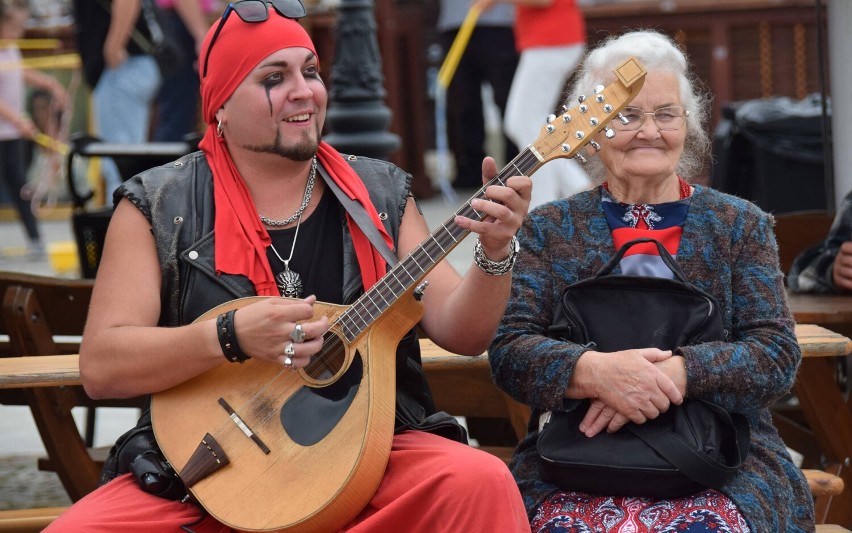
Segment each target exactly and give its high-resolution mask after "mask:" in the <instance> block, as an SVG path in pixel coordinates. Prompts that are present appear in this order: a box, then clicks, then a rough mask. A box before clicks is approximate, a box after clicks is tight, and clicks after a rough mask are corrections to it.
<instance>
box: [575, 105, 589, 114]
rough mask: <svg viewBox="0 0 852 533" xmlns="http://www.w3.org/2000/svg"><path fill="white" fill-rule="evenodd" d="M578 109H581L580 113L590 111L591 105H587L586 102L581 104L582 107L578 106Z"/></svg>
mask: <svg viewBox="0 0 852 533" xmlns="http://www.w3.org/2000/svg"><path fill="white" fill-rule="evenodd" d="M577 109H579V110H580V113H586V112H588V111H589V106H587V105H586V104H580V107H578V108H577Z"/></svg>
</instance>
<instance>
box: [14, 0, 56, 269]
mask: <svg viewBox="0 0 852 533" xmlns="http://www.w3.org/2000/svg"><path fill="white" fill-rule="evenodd" d="M29 16H30V11H29V5H28V3H27V1H26V0H2V1H0V39H2V40H3V42H2V44H0V184H2V186H3V187H4V188H5V190H6V192H7V194H8V195H9V197H10V198H11V199H12V201H13V202H14V204H15V208H16V209H17V211H18V215H19V216H20V218H21V222H22V224H23V226H24V229H25V231H26V233H27V238H28V239H29V244H28V246H27V253H28V255H30V256H33V257H42V256H44V254H45V248H44V243H43V242H42V240H41V234H40V232H39V227H38V223H37V221H36V217H35V215H34V214H33V212H32V208H31V207H30V202H29V200H28V199H26V198H24V197H23V196H22V194H21V191H22V189H23V188H24V187H25V185H26V183H27V165H26V160H27V159H26V149H27V141H29V140H32V139H33V138H34V137H35V136H36V134H37V133H39V129H38V127H36V125H35V124H34V123H33V121H32V119H30V117H28V116H27V115H26V113H25V100H26V98H25V95H26V86H31V87H35V88H37V89H41V90H43V91H46V92H47V93H48V94H49V95H51V97H52V98H51V107H52V108H53V109H54V110H62V109H65V108H66V107H67V104H68V102H67V100H68V95H67V93H66V91H65V87H63V86H62V84H61V83H59V82H58V81H57V80H56V79H55V78H53V77H51V76H48V75H47V74H44V73H43V72H40V71H38V70H34V69H31V68H26V67H25V66H24V65H23V63H22V59H23V58H22V56H21V50H20V48H19V47H18V42H17V41H18V40H19V39H22V38H23V37H24V31H25V29H26V22H27V20H28V19H29Z"/></svg>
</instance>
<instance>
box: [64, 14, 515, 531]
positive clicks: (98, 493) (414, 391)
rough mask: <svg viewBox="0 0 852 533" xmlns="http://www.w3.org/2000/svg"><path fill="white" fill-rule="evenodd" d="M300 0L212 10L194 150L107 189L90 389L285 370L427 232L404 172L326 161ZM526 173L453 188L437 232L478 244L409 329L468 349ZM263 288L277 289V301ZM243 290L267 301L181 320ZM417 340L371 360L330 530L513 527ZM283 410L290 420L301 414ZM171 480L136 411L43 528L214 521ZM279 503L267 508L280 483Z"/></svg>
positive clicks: (312, 54) (501, 494)
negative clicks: (333, 308) (465, 190)
mask: <svg viewBox="0 0 852 533" xmlns="http://www.w3.org/2000/svg"><path fill="white" fill-rule="evenodd" d="M300 8H301V6H300V5H297V3H294V2H293V1H290V2H287V1H282V0H276V1H274V2H269V3H267V2H263V1H259V0H244V1H243V2H238V3H235V4H230V5H229V6H228V8H227V9H226V11H225V13H224V14H223V16H222V18H221V19H220V20H219V21H217V22H216V23H215V24H214V26H213V28H211V30H210V31H209V32H208V34H207V37H206V39H205V41H204V44H203V47H202V50H201V53H200V55H199V58H200V60H199V74H200V76H201V97H202V112H203V114H204V119H205V121H206V122H207V125H208V128H207V131H206V134H205V136H204V139H203V141H202V142H201V145H200V148H201V150H200V151H199V152H196V153H193V154H189V155H187V156H185V157H183V158H181V159H179V160H177V161H175V162H173V163H170V164H168V165H164V166H162V167H158V168H155V169H151V170H149V171H146V172H144V173H142V174H140V175H138V176H136V177H134V178H132V179H131V180H128V181H127V182H126V183H125V184H124V185H123V186H122V187H121V188H120V189H119V190H118V191H116V194H115V197H114V201H115V213H114V216H113V219H112V222H111V224H110V228H109V231H108V233H107V238H106V244H105V247H104V253H103V258H102V261H101V264H100V266H99V271H98V277H97V280H96V282H95V288H94V292H93V295H92V301H91V307H90V311H89V316H88V320H87V324H86V330H85V332H84V334H83V341H82V344H81V347H80V371H81V377H82V381H83V384H84V387H85V389H86V392H87V393H88V394H89V396H91V397H92V398H131V397H137V396H147V395H152V394H155V393H158V392H161V391H165V390H167V389H170V388H172V387H175V386H178V385H180V384H182V383H184V382H186V381H187V380H190V379H192V378H195V377H196V376H199V375H201V374H203V373H206V372H208V371H212V370H215V369H219V368H225V369H240V366H239V363H243V362H244V361H246V360H247V359H254V360H257V361H263V363H264V364H267V365H277V366H278V367H279V368H281V369H282V370H293V369H304V368H305V367H306V366H308V364H309V363H310V362H311V357H312V356H313V355H315V354H317V353H318V352H320V350H321V349H322V348H323V342H324V337H323V336H324V334H326V333H327V331H328V330H329V328H330V327H331V326H332V325H333V324H332V322H333V319H332V320H329V318H326V317H325V316H320V317H319V318H316V316H315V308H316V306H317V305H318V303H317V302H327V303H332V304H346V305H349V304H353V302H355V301H356V300H358V298H359V296H361V295H363V294H364V293H365V291H367V290H368V289H370V287H372V286H373V285H374V284H376V287H381V286H382V284H384V283H389V282H387V281H386V280H385V278H390V277H393V280H398V274H399V273H400V272H399V271H398V269H397V273H396V274H394V273H393V272H392V273H390V274H388V276H385V274H386V273H387V272H388V271H389V270H390V269H391V268H393V267H394V264H395V263H396V261H397V258H398V259H399V260H401V261H402V263H399V265H398V266H403V265H405V264H406V261H410V260H411V258H410V256H409V254H411V252H412V251H415V250H416V249H418V247H419V246H420V244H421V243H424V242H425V241H426V239H427V238H428V237H429V231H428V228H427V226H426V222H425V221H424V219H423V216H422V215H421V214H420V212H419V210H418V208H417V205H416V203H415V201H414V199H413V198H412V197H411V195H410V192H409V189H410V184H411V176H410V175H408V174H406V173H404V172H402V171H401V170H399V169H398V168H396V167H394V166H393V165H391V164H389V163H386V162H383V161H377V160H372V159H369V158H362V157H356V156H351V155H349V156H341V154H339V153H338V152H337V151H335V150H334V149H333V148H332V147H331V146H329V145H327V144H326V143H324V142H323V141H322V140H321V138H320V132H321V131H322V127H323V122H324V119H325V113H326V106H327V98H328V93H327V90H326V87H325V85H324V84H323V81H322V79H321V78H320V75H319V59H318V58H317V54H316V51H315V49H314V45H313V43H312V42H311V40H310V38H309V36H308V35H307V33H306V32H305V30H304V29H303V28H302V27H301V26H300V25H299V23H298V22H297V21H296V20H293V19H292V18H289V17H298V16H301V15H303V14H304V8H301V13H298V11H299V9H300ZM292 10H295V11H296V13H295V14H294V13H293V11H292ZM264 11H265V13H264ZM482 170H483V177H484V179H486V178H490V177H492V176H494V175H495V174H496V167H495V163H494V160H493V159H491V158H486V159H485V161H484V162H483V166H482ZM531 186H532V184H531V181H530V179H529V178H528V177H524V176H515V177H512V178H509V179H508V180H505V184H504V185H491V186H489V187H488V188H487V189H486V192H485V194H484V197H479V198H476V199H474V200H472V201H471V206H470V207H472V210H469V211H467V212H468V213H470V215H471V216H472V217H473V218H468V217H466V216H461V215H459V216H456V218H455V220H454V223H455V225H456V226H457V227H454V228H447V231H448V232H454V233H451V234H452V235H463V234H464V232H465V231H468V230H469V231H472V232H474V233H477V234H478V235H477V238H478V239H479V243H478V245H477V247H476V248H477V252H476V254H475V255H476V258H475V261H474V263H475V266H472V267H471V268H470V269H468V272H467V273H466V274H465V275H464V277H461V276H460V275H459V274H458V273H456V271H455V270H454V269H453V268H452V267H451V266H450V265H449V263H448V262H447V261H445V260H438V259H436V261H438V262H437V264H436V265H434V268H433V269H432V270H431V271H429V272H428V274H427V275H426V276H425V279H426V280H427V281H428V282H429V283H428V288H427V289H426V290H425V292H424V293H423V295H422V299H421V301H422V305H423V313H424V314H423V316H422V319H421V320H420V321H419V325H420V327H421V328H422V329H423V331H424V332H426V334H427V335H428V336H429V337H430V338H431V339H432V340H433V341H434V342H435V343H437V344H438V345H440V346H442V347H444V348H446V349H448V350H450V351H453V352H456V353H461V354H469V355H475V354H480V353H482V351H483V350H484V349H485V348H486V347H487V345H488V343H489V342H490V341H491V339H492V337H493V335H494V332H495V330H496V327H497V324H498V322H499V319H500V316H501V314H502V313H503V310H504V307H505V304H506V301H507V297H508V294H509V287H510V282H511V274H510V273H511V267H512V264H513V259H514V257H515V255H516V254H517V253H518V250H517V248H516V247H515V246H514V244H515V240H514V235H515V232H516V231H517V230H518V228H519V227H520V225H521V222H522V220H523V218H524V217H525V216H526V213H527V208H528V204H529V198H530V190H531ZM422 250H433V252H432V253H434V251H437V252H440V251H441V249H440V248H436V247H435V246H434V244H433V245H432V247H431V248H429V247H428V246H426V245H425V244H424V247H423V248H422ZM425 255H429V254H428V253H427V254H425ZM430 257H431V256H430ZM439 259H440V256H439ZM419 264H420V263H418V265H419ZM428 266H430V267H431V265H428ZM408 268H411V267H410V266H409V267H408ZM383 276H384V277H383ZM393 280H392V281H393ZM282 294H283V295H287V296H289V298H278V297H276V296H279V295H282ZM384 294H387V293H384ZM255 295H259V296H270V297H269V298H258V299H256V300H253V301H251V302H250V303H249V304H248V305H245V306H242V307H239V308H238V309H233V308H232V309H230V310H229V311H227V312H222V313H221V314H218V315H217V316H215V318H211V319H209V320H196V319H197V318H199V317H200V316H201V315H203V314H204V313H205V312H207V311H208V310H210V309H211V308H213V307H215V306H217V305H219V304H222V303H226V302H229V301H231V300H234V299H236V298H240V297H244V296H255ZM403 296H404V295H403ZM359 301H360V300H359ZM353 307H354V306H353ZM409 308H410V307H409ZM404 309H406V308H405V306H399V307H390V308H389V309H387V310H386V312H387V313H389V314H393V313H406V311H405V310H404ZM390 318H393V317H390ZM400 318H403V320H400V322H401V323H403V324H406V322H405V320H404V317H400ZM365 320H366V321H369V317H367V318H366V319H365ZM411 322H413V320H412V321H410V322H408V323H411ZM407 327H409V326H404V328H407ZM404 333H405V332H404V331H401V332H400V333H399V334H400V335H403V334H404ZM418 346H419V345H418V341H417V336H416V333H415V331H414V330H413V329H412V330H411V331H409V332H408V333H407V334H405V335H404V337H403V338H402V340H401V341H400V342H399V346H398V347H397V350H396V353H395V354H390V357H387V358H386V359H387V360H388V361H394V362H395V377H396V384H397V385H396V397H395V405H396V413H395V420H396V423H395V428H394V430H393V436H392V443H390V452H389V458H388V461H387V467H386V469H385V471H384V476H383V477H382V479H381V480H380V481H379V482H378V487H377V489H376V490H375V492H374V493H373V494H372V497H371V498H369V501H368V503H367V504H366V505H365V506H364V507H363V509H362V510H361V511H360V512H359V513H357V516H354V517H353V518H352V519H351V520H350V521H349V522H348V523H347V524H343V525H341V526H340V528H339V530H341V531H352V532H356V531H357V532H361V531H380V532H384V531H407V532H410V531H424V532H426V531H428V532H430V533H431V532H436V531H446V532H450V531H499V532H501V533H502V532H509V531H528V530H529V526H528V522H527V517H526V513H525V511H524V507H523V502H522V500H521V497H520V494H519V492H518V489H517V487H516V485H515V483H514V480H513V478H512V476H511V474H510V473H509V471H508V469H507V468H506V466H505V465H504V464H503V463H502V462H501V461H500V460H499V459H497V458H496V457H494V456H492V455H490V454H487V453H485V452H481V451H479V450H476V449H474V448H471V447H469V446H467V445H466V444H463V443H464V442H465V441H466V437H465V433H464V431H463V429H462V428H460V427H459V426H458V425H457V423H456V422H455V421H454V419H453V418H452V417H450V416H449V415H446V414H444V413H436V412H435V406H434V404H433V402H432V400H431V396H430V393H429V389H428V385H427V384H426V382H425V378H424V377H423V374H422V369H421V367H420V364H419V352H418ZM369 355H370V357H371V359H372V358H373V357H374V356H375V355H376V354H373V353H371V354H369ZM235 363H237V365H236V366H229V365H234V364H235ZM252 364H253V365H254V364H259V363H255V362H252ZM391 364H393V363H391ZM288 375H293V374H288ZM306 388H307V387H306ZM222 394H226V393H225V392H223V393H222ZM309 403H310V402H307V403H306V405H305V406H306V407H310V406H309V405H308V404H309ZM155 405H156V400H155ZM301 409H302V408H301V407H296V408H295V409H294V410H295V412H294V413H291V414H292V415H293V416H295V417H297V418H298V417H299V416H304V417H310V416H312V413H311V412H309V411H305V412H300V410H301ZM155 413H156V412H155ZM185 416H186V417H187V418H191V417H193V416H194V413H193V412H187V413H186V414H185ZM281 416H282V419H283V418H284V415H283V414H282V415H281ZM154 420H155V424H154V425H155V426H156V420H157V419H156V414H155V417H154ZM309 422H316V420H313V421H309ZM158 433H159V430H158ZM388 433H390V431H388ZM390 438H391V437H390V435H389V436H388V440H390ZM345 445H346V443H342V444H341V446H345ZM315 461H316V462H317V463H322V461H323V458H322V457H317V458H316V459H315ZM318 475H320V474H318ZM186 494H187V491H186V489H185V488H184V487H183V484H182V483H181V481H180V480H179V479H178V478H177V477H175V476H174V473H173V471H171V470H170V468H169V465H168V463H167V462H165V461H163V460H162V454H161V450H160V448H159V446H158V444H157V442H156V438H155V437H154V432H153V430H152V424H151V416H150V409H147V408H146V409H145V410H144V411H143V416H142V417H141V418H140V420H139V422H138V424H137V426H136V427H135V428H134V429H133V430H131V431H129V432H128V433H127V434H125V435H124V436H122V437H121V438H120V439H119V440H118V442H117V443H116V445H115V446H114V447H113V450H112V452H111V454H110V457H109V459H108V460H107V462H106V464H105V468H104V476H103V484H102V485H101V486H100V487H99V488H98V489H97V490H95V491H94V492H92V493H91V494H89V495H88V496H86V497H85V498H83V499H82V500H80V501H79V502H77V503H76V504H74V505H73V506H72V507H71V508H70V509H69V510H68V511H66V512H65V513H64V514H63V515H61V516H60V517H59V518H58V519H57V520H56V521H55V522H54V524H53V525H52V526H51V528H49V530H50V531H116V530H120V531H122V532H143V531H158V532H161V531H180V530H181V527H182V526H183V527H184V528H185V529H184V530H191V531H196V532H212V531H217V532H218V531H231V528H230V527H229V526H227V525H225V524H223V523H221V522H219V521H217V520H215V519H214V518H213V517H211V516H209V515H207V514H206V513H205V512H204V510H203V509H202V508H201V507H200V506H198V505H196V504H194V503H192V502H191V501H190V502H186V503H184V502H183V501H181V499H182V498H183V496H185V495H186ZM280 501H281V505H282V506H286V505H287V502H288V494H280ZM365 501H366V499H365ZM270 512H274V510H270ZM238 525H239V524H238ZM315 529H316V528H313V529H311V530H315ZM322 529H323V530H324V529H325V528H322ZM334 529H335V530H336V529H338V528H337V527H335V528H334ZM294 530H299V528H298V527H296V528H295V529H294Z"/></svg>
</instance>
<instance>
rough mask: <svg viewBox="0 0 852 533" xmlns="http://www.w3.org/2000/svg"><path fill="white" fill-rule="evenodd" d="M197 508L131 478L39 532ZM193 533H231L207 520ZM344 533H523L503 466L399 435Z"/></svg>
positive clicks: (148, 524)
mask: <svg viewBox="0 0 852 533" xmlns="http://www.w3.org/2000/svg"><path fill="white" fill-rule="evenodd" d="M200 515H201V513H200V510H199V508H198V507H196V506H195V505H192V504H183V503H179V502H175V501H171V500H165V499H163V498H159V497H157V496H152V495H150V494H147V493H145V492H142V490H141V489H140V488H139V486H138V485H137V484H136V480H134V479H133V478H132V477H131V475H130V474H127V475H124V476H121V477H118V478H116V479H115V480H113V481H111V482H110V483H108V484H106V485H104V486H103V487H100V488H99V489H97V490H95V491H94V492H92V493H91V494H89V495H88V496H86V497H85V498H83V499H82V500H80V501H78V502H77V503H75V504H74V505H73V506H72V507H71V508H70V509H69V510H68V511H66V512H65V513H63V514H62V515H61V516H60V517H59V518H57V519H56V521H54V522H53V524H52V525H51V526H50V527H48V528H47V530H45V531H50V532H62V533H66V532H75V533H77V532H87V533H88V532H105V533H114V532H116V531H121V532H122V533H148V532H151V533H154V532H156V533H161V532H169V531H175V532H179V531H181V529H180V526H181V525H185V524H190V523H193V522H195V521H196V520H197V519H198V518H199V516H200ZM190 529H191V530H192V531H195V532H196V533H214V532H216V533H218V532H231V531H232V530H231V529H230V528H228V527H225V526H224V525H222V524H220V523H219V522H217V521H215V520H214V519H212V518H210V517H209V516H208V517H207V518H206V519H205V520H204V521H202V522H201V523H200V524H197V525H194V526H191V528H190ZM343 531H346V532H349V533H364V532H368V531H369V532H380V533H383V532H392V531H405V532H412V533H413V532H418V531H422V532H424V533H440V532H447V533H451V532H452V533H455V532H467V531H470V532H479V531H489V532H490V531H494V532H499V533H512V532H516V531H519V532H529V531H530V527H529V523H528V521H527V515H526V511H525V509H524V505H523V501H522V500H521V495H520V493H519V492H518V488H517V486H516V485H515V480H514V478H512V474H511V473H510V472H509V470H508V468H506V465H504V464H503V462H502V461H501V460H500V459H497V458H496V457H494V456H493V455H491V454H488V453H485V452H482V451H479V450H477V449H475V448H471V447H469V446H465V445H462V444H459V443H457V442H453V441H451V440H447V439H444V438H442V437H437V436H435V435H430V434H428V433H422V432H418V431H406V432H403V433H402V434H400V435H396V436H394V439H393V447H392V449H391V454H390V459H389V461H388V467H387V470H386V471H385V476H384V478H383V479H382V482H381V483H380V484H379V488H378V490H377V491H376V494H375V495H374V496H373V499H372V500H370V503H369V504H368V505H367V507H366V508H365V509H364V510H363V511H362V512H361V514H359V515H358V516H357V517H356V518H355V520H353V521H352V522H351V523H350V524H349V525H347V526H346V527H344V528H343Z"/></svg>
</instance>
